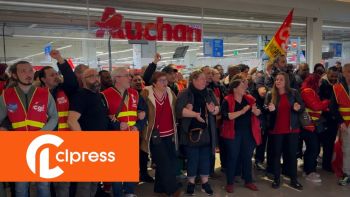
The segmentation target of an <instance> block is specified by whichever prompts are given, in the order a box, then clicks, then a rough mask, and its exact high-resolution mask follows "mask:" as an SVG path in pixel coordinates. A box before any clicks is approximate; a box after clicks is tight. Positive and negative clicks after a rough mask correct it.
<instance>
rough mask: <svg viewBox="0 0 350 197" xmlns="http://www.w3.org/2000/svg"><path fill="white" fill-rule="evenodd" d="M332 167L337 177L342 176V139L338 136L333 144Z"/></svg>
mask: <svg viewBox="0 0 350 197" xmlns="http://www.w3.org/2000/svg"><path fill="white" fill-rule="evenodd" d="M332 169H333V171H334V173H335V175H336V176H337V177H342V176H343V151H342V141H341V139H339V138H338V139H337V141H336V142H335V144H334V150H333V159H332Z"/></svg>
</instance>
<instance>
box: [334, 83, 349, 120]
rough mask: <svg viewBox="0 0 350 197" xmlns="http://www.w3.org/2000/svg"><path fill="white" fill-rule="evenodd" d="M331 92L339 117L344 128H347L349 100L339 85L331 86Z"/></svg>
mask: <svg viewBox="0 0 350 197" xmlns="http://www.w3.org/2000/svg"><path fill="white" fill-rule="evenodd" d="M333 91H334V95H335V98H336V99H337V103H338V105H339V112H340V115H341V116H342V117H343V120H344V122H345V124H346V126H349V123H350V98H349V95H348V93H347V92H346V90H345V88H344V87H343V85H342V84H341V83H337V84H335V85H334V86H333Z"/></svg>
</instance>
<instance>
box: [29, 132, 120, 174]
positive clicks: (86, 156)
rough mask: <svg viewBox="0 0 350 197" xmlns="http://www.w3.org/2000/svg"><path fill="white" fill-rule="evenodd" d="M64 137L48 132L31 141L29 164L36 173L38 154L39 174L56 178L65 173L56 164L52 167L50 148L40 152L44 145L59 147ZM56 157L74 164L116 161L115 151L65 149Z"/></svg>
mask: <svg viewBox="0 0 350 197" xmlns="http://www.w3.org/2000/svg"><path fill="white" fill-rule="evenodd" d="M63 142H64V141H63V139H62V138H60V137H57V136H55V135H51V134H47V135H42V136H39V137H37V138H35V139H34V140H33V141H32V143H30V145H29V147H28V150H27V156H26V159H27V164H28V167H29V169H30V170H31V171H32V172H33V173H34V174H36V173H37V172H36V159H35V158H36V155H37V154H40V161H39V176H40V177H41V178H45V179H52V178H56V177H58V176H60V175H62V174H63V173H64V171H63V170H62V169H61V168H60V167H59V166H55V167H54V168H51V169H50V155H49V154H50V151H49V148H44V149H43V150H41V151H40V153H38V150H39V149H40V147H42V146H44V145H54V146H56V147H59V146H60V145H61V144H62V143H63ZM55 159H56V161H57V162H59V163H64V162H66V163H69V165H74V164H75V163H78V162H93V163H94V162H115V160H116V159H115V152H112V151H111V152H105V151H103V152H99V153H98V152H87V151H84V152H77V151H69V150H68V149H65V150H64V151H59V152H57V153H56V156H55Z"/></svg>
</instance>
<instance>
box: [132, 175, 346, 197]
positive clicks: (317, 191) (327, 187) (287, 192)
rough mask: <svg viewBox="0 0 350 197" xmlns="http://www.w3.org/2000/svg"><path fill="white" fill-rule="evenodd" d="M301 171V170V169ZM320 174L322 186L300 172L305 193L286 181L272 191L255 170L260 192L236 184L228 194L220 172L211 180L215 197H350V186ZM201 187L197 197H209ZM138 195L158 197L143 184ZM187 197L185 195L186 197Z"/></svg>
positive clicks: (147, 185)
mask: <svg viewBox="0 0 350 197" xmlns="http://www.w3.org/2000/svg"><path fill="white" fill-rule="evenodd" d="M299 169H300V168H299ZM319 173H320V174H321V178H322V181H323V182H322V183H321V184H314V183H311V182H308V181H306V180H305V179H304V178H303V177H302V172H301V171H300V172H299V181H300V182H301V183H302V184H303V186H304V190H303V191H297V190H295V189H293V188H290V187H289V186H288V183H289V180H284V183H285V184H283V186H282V187H281V188H280V189H278V190H275V189H272V188H271V181H270V180H268V179H267V178H266V177H265V176H264V173H262V172H257V171H255V170H254V179H255V181H256V185H257V186H258V188H259V191H258V192H253V191H250V190H248V189H246V188H244V187H243V183H238V184H235V192H234V193H233V194H228V193H226V191H225V190H224V186H225V175H224V174H222V173H221V172H218V174H220V175H221V177H220V178H219V179H217V180H210V184H211V186H212V188H213V190H214V196H216V197H231V196H235V197H236V196H237V197H239V196H242V197H258V196H259V197H260V196H261V197H264V196H266V197H275V196H276V197H277V196H280V197H301V196H305V197H328V196H329V197H350V185H348V186H339V185H338V184H337V178H336V177H335V175H333V174H331V173H329V172H325V171H322V170H319ZM183 184H184V186H183V190H185V189H186V182H185V180H184V181H183ZM200 188H201V186H200V185H197V186H196V193H195V194H196V196H197V197H204V196H207V195H206V194H205V193H202V192H201V191H200ZM136 194H137V196H138V197H153V196H156V195H155V194H154V193H153V184H149V183H141V184H140V185H139V186H138V187H137V189H136ZM184 196H185V195H184Z"/></svg>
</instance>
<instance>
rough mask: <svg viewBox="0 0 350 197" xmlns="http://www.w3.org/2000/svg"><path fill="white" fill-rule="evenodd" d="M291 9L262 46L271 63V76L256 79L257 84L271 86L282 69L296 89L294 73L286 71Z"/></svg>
mask: <svg viewBox="0 0 350 197" xmlns="http://www.w3.org/2000/svg"><path fill="white" fill-rule="evenodd" d="M293 11H294V9H292V10H291V11H290V12H289V14H288V16H287V17H286V19H285V20H284V22H283V24H282V25H281V26H280V28H279V29H278V30H277V32H276V34H275V35H274V36H273V38H272V39H271V41H270V42H269V43H268V44H267V45H266V47H265V48H264V51H265V54H266V55H267V56H268V57H269V58H270V60H271V62H272V63H273V67H272V72H271V76H269V77H265V78H263V79H259V80H257V81H258V84H260V85H266V86H267V87H268V88H272V86H273V83H274V81H275V78H276V75H277V74H278V73H279V72H281V71H283V72H286V73H287V74H288V75H289V80H290V87H291V88H295V89H297V82H296V79H295V75H294V74H293V73H292V72H290V71H288V69H287V58H286V55H287V49H288V42H289V34H290V30H291V25H292V19H293Z"/></svg>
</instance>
